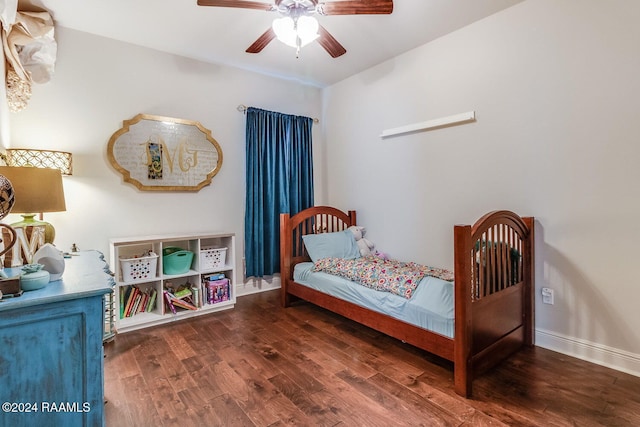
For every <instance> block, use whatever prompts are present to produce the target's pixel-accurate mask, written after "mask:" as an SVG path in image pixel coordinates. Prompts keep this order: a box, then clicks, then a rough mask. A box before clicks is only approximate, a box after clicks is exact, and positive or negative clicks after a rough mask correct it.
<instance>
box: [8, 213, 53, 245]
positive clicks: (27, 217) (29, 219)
mask: <svg viewBox="0 0 640 427" xmlns="http://www.w3.org/2000/svg"><path fill="white" fill-rule="evenodd" d="M20 216H21V217H22V221H20V222H15V223H13V224H11V226H12V227H13V228H27V227H31V226H34V225H42V226H44V243H53V241H54V240H55V238H56V229H55V228H53V225H51V224H50V223H48V222H46V221H40V220H37V219H36V218H35V217H36V214H22V215H20Z"/></svg>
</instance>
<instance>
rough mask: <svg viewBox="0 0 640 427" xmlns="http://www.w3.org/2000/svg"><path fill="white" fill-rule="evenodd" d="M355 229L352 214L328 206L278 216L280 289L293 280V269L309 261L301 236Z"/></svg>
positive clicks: (354, 219)
mask: <svg viewBox="0 0 640 427" xmlns="http://www.w3.org/2000/svg"><path fill="white" fill-rule="evenodd" d="M352 225H356V212H355V211H348V212H343V211H341V210H339V209H336V208H333V207H331V206H314V207H312V208H308V209H305V210H303V211H301V212H298V213H297V214H295V215H293V216H290V215H289V214H288V213H283V214H280V278H281V280H282V286H286V280H289V279H291V278H292V277H293V267H294V266H295V265H296V264H297V263H299V262H304V261H309V260H310V258H309V255H308V254H307V250H306V249H305V247H304V243H303V241H302V236H304V235H306V234H319V233H331V232H335V231H342V230H346V229H347V228H349V227H351V226H352Z"/></svg>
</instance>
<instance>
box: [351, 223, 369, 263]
mask: <svg viewBox="0 0 640 427" xmlns="http://www.w3.org/2000/svg"><path fill="white" fill-rule="evenodd" d="M349 230H351V232H352V233H353V237H355V239H356V244H357V245H358V249H359V250H360V255H361V256H368V255H372V254H373V248H374V247H375V245H374V244H373V242H371V241H370V240H367V239H365V238H364V235H365V233H366V232H367V229H366V228H364V227H360V226H358V225H352V226H351V227H349Z"/></svg>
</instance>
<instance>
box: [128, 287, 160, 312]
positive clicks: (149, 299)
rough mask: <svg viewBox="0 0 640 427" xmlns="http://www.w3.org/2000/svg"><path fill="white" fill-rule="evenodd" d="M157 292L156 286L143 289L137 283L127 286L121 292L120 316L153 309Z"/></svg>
mask: <svg viewBox="0 0 640 427" xmlns="http://www.w3.org/2000/svg"><path fill="white" fill-rule="evenodd" d="M156 294H157V291H156V290H155V288H147V289H145V290H144V291H142V290H140V288H139V287H138V286H135V285H130V286H126V288H125V289H122V290H121V292H120V318H121V319H124V318H125V317H132V316H134V315H136V314H138V313H144V312H149V311H152V310H153V309H154V308H155V299H156Z"/></svg>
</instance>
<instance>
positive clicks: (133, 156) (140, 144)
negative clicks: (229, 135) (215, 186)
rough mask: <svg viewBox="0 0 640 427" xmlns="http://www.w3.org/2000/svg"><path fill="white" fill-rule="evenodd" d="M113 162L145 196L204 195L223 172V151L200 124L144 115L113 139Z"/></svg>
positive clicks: (125, 123) (110, 152) (110, 151)
mask: <svg viewBox="0 0 640 427" xmlns="http://www.w3.org/2000/svg"><path fill="white" fill-rule="evenodd" d="M107 155H108V157H109V161H110V162H111V164H112V165H113V167H114V168H116V169H117V170H118V171H119V172H120V173H122V176H123V178H124V181H126V182H129V183H131V184H133V185H135V186H136V187H138V188H139V189H140V190H146V191H198V190H200V189H201V188H202V187H204V186H206V185H209V184H210V183H211V180H212V178H213V177H214V176H215V175H216V174H217V173H218V172H219V171H220V166H222V149H221V148H220V145H219V144H218V142H217V141H216V140H215V139H213V137H212V136H211V131H210V130H209V129H206V128H205V127H203V126H202V125H201V124H200V123H199V122H195V121H191V120H183V119H173V118H169V117H160V116H152V115H148V114H138V115H136V116H135V117H134V118H132V119H131V120H124V121H123V126H122V128H121V129H119V130H118V131H116V132H115V133H114V134H113V135H112V136H111V138H110V139H109V145H108V146H107Z"/></svg>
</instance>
